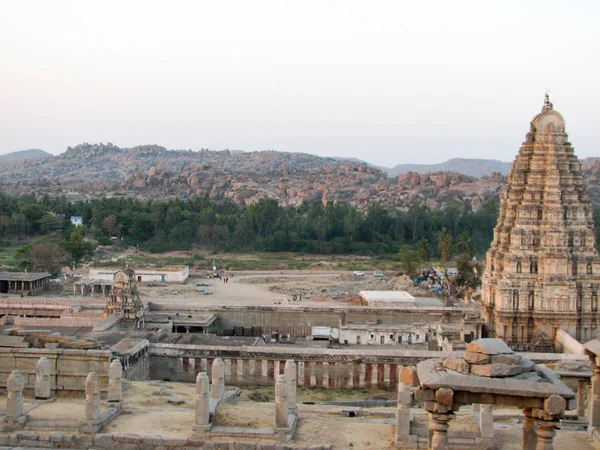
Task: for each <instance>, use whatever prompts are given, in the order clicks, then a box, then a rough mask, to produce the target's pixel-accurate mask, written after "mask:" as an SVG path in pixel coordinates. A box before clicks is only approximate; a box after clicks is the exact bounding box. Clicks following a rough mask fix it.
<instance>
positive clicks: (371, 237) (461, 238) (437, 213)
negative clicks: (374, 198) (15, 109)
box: [0, 195, 498, 259]
mask: <svg viewBox="0 0 600 450" xmlns="http://www.w3.org/2000/svg"><path fill="white" fill-rule="evenodd" d="M71 216H82V217H83V221H84V224H85V226H86V233H87V237H88V238H91V239H95V240H96V241H97V242H98V243H100V244H105V245H106V244H110V243H111V242H114V241H115V240H118V241H119V242H124V243H125V244H129V245H138V246H139V248H140V249H143V250H148V251H151V252H164V251H169V250H189V249H191V248H192V247H193V246H195V245H200V246H204V247H208V248H212V249H215V250H221V251H266V252H283V251H289V252H305V253H320V254H321V253H322V254H330V253H333V254H344V253H348V254H394V253H397V252H398V251H399V250H400V249H401V248H402V247H406V246H408V247H410V248H413V249H418V250H419V252H420V254H421V255H424V256H426V255H431V256H432V257H434V256H436V255H437V256H443V258H444V259H446V258H448V257H451V256H452V255H453V254H456V253H465V252H467V253H472V254H474V255H482V254H483V253H485V251H486V250H487V249H488V247H489V244H490V242H491V240H492V234H493V227H494V226H495V224H496V219H497V216H498V200H497V199H496V198H490V199H488V200H487V201H486V202H485V203H484V205H483V206H482V207H481V208H480V209H479V210H477V211H473V210H472V209H471V208H470V207H469V206H466V207H463V206H458V205H450V206H449V207H447V208H444V209H438V210H430V209H428V208H427V207H425V206H422V205H413V206H412V207H411V208H410V209H409V210H408V211H406V212H400V211H397V210H391V209H387V208H385V207H383V206H381V205H379V204H377V203H373V204H371V205H370V206H369V208H368V209H367V210H366V211H359V210H357V209H355V208H353V207H351V206H349V205H347V204H345V203H335V204H328V205H326V206H324V205H323V204H322V203H321V202H317V201H315V202H310V203H305V204H303V205H302V206H300V207H288V206H279V205H278V204H277V202H276V201H275V200H271V199H263V200H261V201H259V202H258V203H256V204H253V205H250V206H247V207H242V206H239V205H237V204H236V203H234V202H231V201H224V202H213V201H210V200H208V199H207V198H193V199H187V200H168V201H162V200H161V201H140V200H135V199H131V198H106V199H100V200H90V201H78V202H69V201H67V200H66V199H65V198H64V197H49V196H44V197H41V198H36V197H35V196H33V195H29V196H19V197H15V196H5V195H0V235H1V236H2V238H3V240H4V241H10V240H12V239H14V238H19V237H23V236H44V235H53V236H56V235H58V236H61V235H62V238H63V239H64V240H68V239H69V238H70V236H71V235H72V232H73V231H74V229H75V228H74V227H73V226H72V225H71V224H70V221H69V219H70V217H71ZM440 253H443V255H440Z"/></svg>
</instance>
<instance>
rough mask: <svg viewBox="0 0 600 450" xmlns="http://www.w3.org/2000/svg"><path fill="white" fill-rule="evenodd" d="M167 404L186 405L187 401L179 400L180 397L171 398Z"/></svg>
mask: <svg viewBox="0 0 600 450" xmlns="http://www.w3.org/2000/svg"><path fill="white" fill-rule="evenodd" d="M167 402H169V403H171V404H173V405H183V404H184V403H185V400H183V399H181V398H179V397H169V399H168V400H167Z"/></svg>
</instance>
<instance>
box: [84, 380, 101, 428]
mask: <svg viewBox="0 0 600 450" xmlns="http://www.w3.org/2000/svg"><path fill="white" fill-rule="evenodd" d="M99 418H100V380H99V379H98V375H97V374H96V372H90V373H89V375H88V376H87V378H86V379H85V420H97V419H99Z"/></svg>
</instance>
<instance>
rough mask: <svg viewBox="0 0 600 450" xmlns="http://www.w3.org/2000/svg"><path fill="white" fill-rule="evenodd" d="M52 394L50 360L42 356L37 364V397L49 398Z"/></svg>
mask: <svg viewBox="0 0 600 450" xmlns="http://www.w3.org/2000/svg"><path fill="white" fill-rule="evenodd" d="M51 395H52V389H51V381H50V361H49V360H48V358H46V357H45V356H42V357H41V358H40V359H39V361H38V362H37V364H36V365H35V398H38V399H43V400H47V399H49V398H50V396H51Z"/></svg>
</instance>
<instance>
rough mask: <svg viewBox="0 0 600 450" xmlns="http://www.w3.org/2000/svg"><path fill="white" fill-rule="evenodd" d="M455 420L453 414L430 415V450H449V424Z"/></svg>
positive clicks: (433, 413) (432, 413)
mask: <svg viewBox="0 0 600 450" xmlns="http://www.w3.org/2000/svg"><path fill="white" fill-rule="evenodd" d="M453 418H454V414H453V413H452V412H448V413H436V412H430V413H429V431H430V433H431V443H430V446H429V450H447V449H448V428H449V425H448V422H450V421H451V420H452V419H453Z"/></svg>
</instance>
